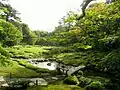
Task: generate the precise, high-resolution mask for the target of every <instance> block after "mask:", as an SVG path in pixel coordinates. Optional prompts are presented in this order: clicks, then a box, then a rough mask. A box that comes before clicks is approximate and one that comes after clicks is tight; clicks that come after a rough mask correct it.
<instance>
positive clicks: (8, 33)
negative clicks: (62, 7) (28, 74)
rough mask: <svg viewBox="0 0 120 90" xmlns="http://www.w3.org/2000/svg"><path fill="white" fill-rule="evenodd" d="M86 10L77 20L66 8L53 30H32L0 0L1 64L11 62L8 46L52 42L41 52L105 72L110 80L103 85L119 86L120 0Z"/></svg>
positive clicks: (113, 89) (12, 9)
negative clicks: (47, 49) (47, 50)
mask: <svg viewBox="0 0 120 90" xmlns="http://www.w3.org/2000/svg"><path fill="white" fill-rule="evenodd" d="M85 13H86V15H85V16H84V17H83V18H81V19H80V20H78V18H79V17H80V15H79V14H77V13H75V12H74V11H69V12H68V13H67V15H66V16H64V17H63V18H62V19H61V20H60V21H59V25H58V26H56V27H55V29H54V31H53V32H47V31H39V30H37V31H33V30H31V29H30V28H29V26H28V25H27V24H25V23H22V21H21V19H20V18H19V17H18V16H19V14H20V13H19V12H18V11H17V10H15V9H14V8H12V6H11V5H9V4H6V3H3V1H0V66H1V67H7V66H9V65H13V64H12V60H11V57H13V55H12V54H13V52H11V51H10V50H9V49H8V48H12V47H14V46H16V45H21V46H25V45H33V46H35V45H37V46H41V47H42V46H54V47H55V48H52V49H50V50H49V52H43V53H42V54H43V56H45V55H47V56H45V57H46V58H49V57H54V58H58V59H61V60H62V61H63V62H64V63H66V64H77V65H78V64H84V65H86V66H87V68H89V69H90V70H93V71H95V72H104V73H108V74H109V75H110V81H109V82H107V81H106V82H104V87H106V88H109V89H111V90H120V1H119V0H113V2H107V3H94V4H91V5H89V7H88V8H87V9H86V12H85ZM40 55H41V53H40ZM93 84H94V83H93ZM96 85H98V83H97V84H96ZM98 86H99V85H98ZM90 90H93V89H90ZM95 90H99V89H95ZM100 90H101V89H100Z"/></svg>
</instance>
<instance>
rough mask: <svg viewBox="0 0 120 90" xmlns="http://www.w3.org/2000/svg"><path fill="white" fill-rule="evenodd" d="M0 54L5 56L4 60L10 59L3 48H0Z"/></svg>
mask: <svg viewBox="0 0 120 90" xmlns="http://www.w3.org/2000/svg"><path fill="white" fill-rule="evenodd" d="M0 54H1V55H3V56H5V57H6V58H9V57H10V54H9V52H8V51H7V50H6V49H5V48H3V47H2V46H0Z"/></svg>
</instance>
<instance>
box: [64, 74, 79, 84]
mask: <svg viewBox="0 0 120 90" xmlns="http://www.w3.org/2000/svg"><path fill="white" fill-rule="evenodd" d="M64 83H65V84H70V85H77V84H79V80H78V78H77V77H76V76H68V77H67V78H65V80H64Z"/></svg>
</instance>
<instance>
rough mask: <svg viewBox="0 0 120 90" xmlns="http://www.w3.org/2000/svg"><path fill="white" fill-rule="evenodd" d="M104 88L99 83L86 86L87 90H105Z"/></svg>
mask: <svg viewBox="0 0 120 90" xmlns="http://www.w3.org/2000/svg"><path fill="white" fill-rule="evenodd" d="M103 89H104V86H103V85H102V83H100V82H99V81H97V82H92V83H91V84H90V85H88V86H86V90H103Z"/></svg>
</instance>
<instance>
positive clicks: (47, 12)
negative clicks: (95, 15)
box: [9, 0, 104, 31]
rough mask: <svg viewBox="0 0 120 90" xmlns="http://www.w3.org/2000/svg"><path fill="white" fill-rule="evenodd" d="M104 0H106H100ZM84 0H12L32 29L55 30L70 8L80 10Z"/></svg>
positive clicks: (23, 19) (13, 5)
mask: <svg viewBox="0 0 120 90" xmlns="http://www.w3.org/2000/svg"><path fill="white" fill-rule="evenodd" d="M98 1H104V0H98ZM81 2H82V0H10V1H9V3H10V4H11V5H12V7H13V8H15V9H16V10H18V11H19V12H20V13H21V15H20V17H21V19H22V21H23V22H24V23H27V24H28V25H29V27H30V28H31V29H32V30H47V31H53V30H54V27H55V26H57V25H58V21H59V20H60V19H61V18H62V17H63V16H65V15H66V13H67V12H68V11H69V10H73V11H77V10H78V9H79V10H80V4H81Z"/></svg>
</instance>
